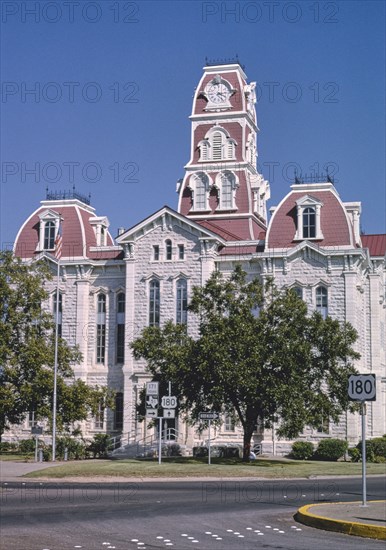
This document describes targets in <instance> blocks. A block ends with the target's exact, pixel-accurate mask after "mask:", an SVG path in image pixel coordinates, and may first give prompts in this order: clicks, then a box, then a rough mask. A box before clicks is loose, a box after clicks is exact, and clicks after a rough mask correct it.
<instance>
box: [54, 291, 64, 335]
mask: <svg viewBox="0 0 386 550" xmlns="http://www.w3.org/2000/svg"><path fill="white" fill-rule="evenodd" d="M56 296H57V295H56V292H55V294H54V299H53V314H54V322H55V323H56ZM62 313H63V294H61V293H60V292H59V311H58V336H59V338H61V337H62Z"/></svg>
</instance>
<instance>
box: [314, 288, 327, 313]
mask: <svg viewBox="0 0 386 550" xmlns="http://www.w3.org/2000/svg"><path fill="white" fill-rule="evenodd" d="M316 309H317V311H319V313H320V314H321V316H322V317H323V319H325V318H326V317H327V315H328V293H327V288H326V287H324V286H318V287H317V289H316Z"/></svg>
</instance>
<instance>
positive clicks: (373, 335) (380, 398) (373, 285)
mask: <svg viewBox="0 0 386 550" xmlns="http://www.w3.org/2000/svg"><path fill="white" fill-rule="evenodd" d="M380 283H381V281H380V277H379V275H378V274H377V273H371V274H370V275H369V300H370V304H369V306H370V307H369V310H370V346H371V347H370V351H371V354H370V365H369V367H370V368H369V372H371V373H373V374H375V375H376V377H377V399H376V401H373V402H372V403H371V404H370V406H371V408H372V415H371V426H369V429H370V433H369V435H370V436H372V437H380V436H382V435H383V434H384V433H386V421H385V416H386V414H385V408H386V406H385V405H386V404H385V393H384V391H383V384H382V382H381V379H382V377H383V376H384V373H382V358H381V311H382V304H380Z"/></svg>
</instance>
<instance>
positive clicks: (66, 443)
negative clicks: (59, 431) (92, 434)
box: [56, 436, 86, 460]
mask: <svg viewBox="0 0 386 550" xmlns="http://www.w3.org/2000/svg"><path fill="white" fill-rule="evenodd" d="M65 449H67V451H68V456H67V458H68V460H71V459H73V460H81V459H83V458H86V445H85V444H84V442H83V441H79V440H77V439H74V438H73V437H69V436H64V437H60V438H59V439H58V440H57V442H56V452H57V454H58V456H60V457H61V458H64V454H65Z"/></svg>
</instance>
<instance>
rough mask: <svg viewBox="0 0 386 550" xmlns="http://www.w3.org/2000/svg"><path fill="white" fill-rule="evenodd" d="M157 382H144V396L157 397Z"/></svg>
mask: <svg viewBox="0 0 386 550" xmlns="http://www.w3.org/2000/svg"><path fill="white" fill-rule="evenodd" d="M158 388H159V382H146V395H158Z"/></svg>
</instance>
